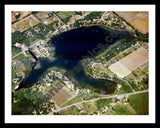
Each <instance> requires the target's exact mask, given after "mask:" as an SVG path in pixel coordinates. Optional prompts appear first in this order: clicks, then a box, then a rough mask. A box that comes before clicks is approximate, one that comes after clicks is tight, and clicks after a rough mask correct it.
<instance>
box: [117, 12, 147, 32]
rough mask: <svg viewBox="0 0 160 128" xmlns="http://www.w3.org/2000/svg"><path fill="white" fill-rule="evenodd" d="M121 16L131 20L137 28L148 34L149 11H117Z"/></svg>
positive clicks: (128, 20)
mask: <svg viewBox="0 0 160 128" xmlns="http://www.w3.org/2000/svg"><path fill="white" fill-rule="evenodd" d="M116 13H117V14H118V15H119V16H121V17H122V18H124V19H125V20H126V21H127V22H129V23H130V24H131V25H132V26H133V27H134V28H135V29H138V30H139V31H140V32H141V33H143V34H146V33H148V31H149V13H148V12H137V11H136V12H133V11H131V12H128V11H125V12H123V11H121V12H119V11H117V12H116Z"/></svg>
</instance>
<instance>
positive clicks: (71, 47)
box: [17, 26, 132, 94]
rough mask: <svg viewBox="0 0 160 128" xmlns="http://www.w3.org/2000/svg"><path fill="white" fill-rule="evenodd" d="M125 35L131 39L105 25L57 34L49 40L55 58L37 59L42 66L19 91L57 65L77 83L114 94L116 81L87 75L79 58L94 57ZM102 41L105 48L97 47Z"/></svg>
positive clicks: (25, 80)
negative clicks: (76, 68) (75, 68)
mask: <svg viewBox="0 0 160 128" xmlns="http://www.w3.org/2000/svg"><path fill="white" fill-rule="evenodd" d="M113 33H114V34H113ZM113 35H114V36H113ZM115 35H116V36H115ZM123 38H124V39H130V38H132V34H131V33H130V32H128V31H122V30H121V31H118V30H112V29H108V28H105V27H102V26H90V27H81V28H76V29H72V30H69V31H66V32H63V33H61V34H58V35H56V36H54V37H53V38H52V39H51V40H50V41H49V42H48V45H49V46H50V47H54V49H55V51H54V55H53V57H54V58H55V60H54V61H51V60H49V59H38V61H37V63H39V64H40V65H41V66H40V68H39V69H36V68H35V69H32V71H31V72H30V73H29V74H28V75H26V76H25V78H24V79H23V80H22V81H21V82H20V84H19V88H18V89H17V90H19V89H20V88H28V87H31V86H33V85H34V84H35V83H36V82H37V81H38V80H39V78H40V77H41V76H42V74H43V73H44V72H45V71H46V70H47V69H48V68H50V67H58V68H63V69H66V70H67V72H66V73H65V74H64V76H67V77H69V76H72V78H73V80H72V82H74V84H75V86H78V87H80V88H92V89H93V90H95V91H96V92H99V93H103V94H111V93H113V92H114V90H115V87H116V85H117V84H116V83H115V82H113V81H110V80H107V79H94V78H92V77H90V76H88V75H86V73H85V71H84V65H83V64H81V62H80V61H81V60H82V59H86V58H94V57H95V56H97V55H98V54H100V53H101V52H103V51H104V49H106V48H107V47H109V46H110V45H112V44H113V43H115V42H116V41H118V40H120V39H123ZM99 44H101V45H103V49H102V48H101V47H98V46H99ZM35 67H36V66H35ZM74 67H78V68H79V71H77V70H74Z"/></svg>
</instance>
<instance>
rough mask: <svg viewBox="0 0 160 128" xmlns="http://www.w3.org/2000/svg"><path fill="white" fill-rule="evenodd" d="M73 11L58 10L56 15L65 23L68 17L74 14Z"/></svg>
mask: <svg viewBox="0 0 160 128" xmlns="http://www.w3.org/2000/svg"><path fill="white" fill-rule="evenodd" d="M74 14H75V12H74V11H60V12H57V15H58V16H59V17H60V18H61V20H62V21H63V22H64V23H65V24H67V22H68V21H69V19H70V18H71V17H72V15H74Z"/></svg>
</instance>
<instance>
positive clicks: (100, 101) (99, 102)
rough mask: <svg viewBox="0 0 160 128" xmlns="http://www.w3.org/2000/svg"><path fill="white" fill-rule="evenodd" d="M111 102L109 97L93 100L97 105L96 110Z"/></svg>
mask: <svg viewBox="0 0 160 128" xmlns="http://www.w3.org/2000/svg"><path fill="white" fill-rule="evenodd" d="M111 102H112V98H110V99H100V100H97V101H95V105H96V106H97V109H98V110H101V109H102V108H104V107H106V106H108V105H109V104H110V103H111Z"/></svg>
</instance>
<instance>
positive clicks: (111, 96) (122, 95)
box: [54, 90, 148, 112]
mask: <svg viewBox="0 0 160 128" xmlns="http://www.w3.org/2000/svg"><path fill="white" fill-rule="evenodd" d="M144 92H148V90H143V91H138V92H132V93H127V94H121V95H103V96H102V98H96V99H91V100H87V101H80V102H77V103H74V104H71V105H68V106H65V107H63V108H59V109H58V110H57V111H54V112H59V111H62V110H64V109H67V108H70V107H72V106H75V105H78V104H81V103H85V102H91V101H96V100H99V99H109V98H122V97H124V96H130V95H135V94H139V93H144Z"/></svg>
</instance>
